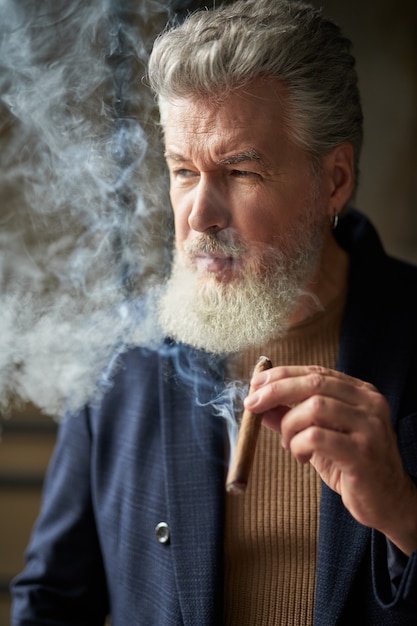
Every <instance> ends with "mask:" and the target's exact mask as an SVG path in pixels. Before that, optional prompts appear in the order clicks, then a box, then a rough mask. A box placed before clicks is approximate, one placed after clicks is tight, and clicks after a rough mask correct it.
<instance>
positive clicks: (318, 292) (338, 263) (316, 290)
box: [290, 231, 349, 326]
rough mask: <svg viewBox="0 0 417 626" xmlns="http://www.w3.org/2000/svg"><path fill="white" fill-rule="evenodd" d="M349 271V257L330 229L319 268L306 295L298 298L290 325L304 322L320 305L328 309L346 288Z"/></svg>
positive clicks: (324, 243)
mask: <svg viewBox="0 0 417 626" xmlns="http://www.w3.org/2000/svg"><path fill="white" fill-rule="evenodd" d="M348 272H349V257H348V255H347V253H346V252H345V251H344V250H343V249H342V248H341V247H340V246H339V244H338V243H337V242H336V240H335V238H334V237H333V235H332V233H331V231H328V232H327V233H326V235H325V239H324V242H323V247H322V251H321V254H320V258H319V263H318V266H317V269H316V271H315V272H314V274H313V277H312V279H311V280H310V282H309V283H308V285H307V286H306V295H305V296H301V297H300V299H299V300H298V303H297V307H296V309H295V311H294V314H293V315H292V317H291V320H290V326H295V325H296V324H299V323H300V322H304V321H305V320H306V319H308V318H309V317H311V316H312V315H314V314H315V313H317V308H318V307H319V308H322V309H326V308H327V307H328V305H329V304H330V303H331V302H333V301H334V300H335V298H337V296H339V295H340V294H341V293H342V292H343V291H344V290H345V288H346V285H347V280H348Z"/></svg>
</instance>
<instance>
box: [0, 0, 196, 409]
mask: <svg viewBox="0 0 417 626" xmlns="http://www.w3.org/2000/svg"><path fill="white" fill-rule="evenodd" d="M184 4H187V3H184ZM167 6H168V4H167V2H163V1H161V2H159V1H157V0H142V1H140V0H136V2H130V1H129V0H128V1H127V2H124V3H123V2H121V0H119V1H118V2H116V1H115V0H71V1H68V0H42V1H39V2H27V1H26V0H0V223H1V228H0V330H1V333H0V407H1V408H2V409H3V410H7V408H8V407H9V406H10V404H11V403H12V402H14V401H15V400H19V401H23V402H32V403H34V404H35V405H37V406H38V407H40V408H41V410H42V411H44V412H46V413H48V414H51V415H54V416H60V415H61V414H62V412H63V411H64V410H65V409H67V408H68V407H69V408H71V409H75V408H77V407H79V406H81V405H82V404H84V403H85V402H87V401H89V400H91V399H92V398H93V397H94V396H95V395H96V394H99V393H100V392H101V390H102V389H103V386H104V387H105V386H106V385H107V384H110V378H109V376H110V374H109V363H110V364H111V363H112V360H113V359H114V358H115V356H116V355H117V354H118V353H120V352H121V351H123V350H125V349H126V348H127V347H129V346H131V345H143V344H147V345H150V344H152V342H157V341H158V329H157V328H155V326H154V324H153V321H152V320H153V316H152V310H153V300H152V289H151V287H152V288H153V286H154V285H157V284H158V282H159V280H160V278H161V276H162V275H163V274H164V272H165V270H166V268H167V264H168V263H169V260H170V259H169V251H170V249H171V245H170V243H169V242H170V237H171V232H172V229H171V223H170V209H169V202H168V192H167V180H166V175H165V170H164V165H163V159H162V155H161V143H160V138H159V131H158V128H157V125H156V124H155V113H156V112H155V102H154V99H153V97H152V95H151V94H150V92H149V91H148V90H147V88H146V87H145V86H144V84H143V76H144V74H145V68H146V63H147V56H148V53H149V50H150V48H151V46H152V41H153V38H154V37H155V35H156V34H157V33H158V32H159V31H160V30H161V29H162V28H163V27H164V25H165V23H166V22H167V19H168V17H169V11H168V8H167ZM145 293H146V294H148V296H147V298H146V299H145V300H144V301H143V300H142V298H141V296H142V295H143V294H145Z"/></svg>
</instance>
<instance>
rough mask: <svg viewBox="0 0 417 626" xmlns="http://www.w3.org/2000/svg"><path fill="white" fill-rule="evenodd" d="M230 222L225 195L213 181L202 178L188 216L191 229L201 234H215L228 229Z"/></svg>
mask: <svg viewBox="0 0 417 626" xmlns="http://www.w3.org/2000/svg"><path fill="white" fill-rule="evenodd" d="M229 221H230V212H229V208H228V206H227V200H226V198H225V194H224V193H222V190H221V189H220V188H219V187H218V186H216V185H215V183H214V182H213V181H209V180H206V179H205V178H204V176H201V177H200V181H199V183H198V185H197V186H196V188H195V194H194V197H193V202H192V207H191V211H190V214H189V216H188V225H189V227H190V228H191V229H192V230H194V231H197V232H200V233H207V232H209V233H214V232H218V231H220V230H223V229H224V228H226V227H227V226H228V225H229Z"/></svg>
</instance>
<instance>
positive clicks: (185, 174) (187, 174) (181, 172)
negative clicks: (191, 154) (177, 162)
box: [171, 168, 198, 179]
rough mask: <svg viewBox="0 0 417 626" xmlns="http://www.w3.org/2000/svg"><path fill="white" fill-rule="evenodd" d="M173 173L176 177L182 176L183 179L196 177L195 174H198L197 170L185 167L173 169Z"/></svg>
mask: <svg viewBox="0 0 417 626" xmlns="http://www.w3.org/2000/svg"><path fill="white" fill-rule="evenodd" d="M171 174H172V176H173V177H174V178H182V179H186V178H194V177H195V176H198V174H197V172H195V171H194V170H187V169H185V168H179V169H176V170H172V171H171Z"/></svg>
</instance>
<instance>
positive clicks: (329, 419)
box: [245, 366, 417, 554]
mask: <svg viewBox="0 0 417 626" xmlns="http://www.w3.org/2000/svg"><path fill="white" fill-rule="evenodd" d="M251 387H252V388H253V390H254V393H252V394H251V395H250V396H249V397H248V398H246V400H245V406H246V408H248V409H250V410H251V411H253V412H254V413H262V414H263V422H264V423H265V424H266V425H267V426H268V427H270V428H272V429H273V430H276V431H278V432H279V433H280V434H281V436H282V444H283V446H284V447H285V448H287V449H289V450H291V452H292V454H293V455H294V456H295V458H296V459H297V460H298V461H299V462H300V463H306V462H308V461H310V462H311V463H312V465H313V466H314V467H315V468H316V470H317V471H318V473H319V474H320V476H321V478H322V479H323V480H324V482H325V483H326V484H327V485H328V486H329V487H330V488H331V489H333V490H334V491H336V492H337V493H338V494H339V495H340V496H341V497H342V500H343V503H344V505H345V506H346V508H347V509H348V510H349V511H350V513H351V515H353V517H355V519H356V520H357V521H358V522H360V523H361V524H364V525H366V526H370V527H372V528H375V529H377V530H379V531H381V532H382V533H384V534H385V535H386V536H387V537H388V538H389V539H390V540H391V541H393V543H395V544H396V545H397V546H398V547H399V548H400V549H401V550H402V551H403V552H405V553H406V554H411V553H412V552H413V551H414V550H415V549H416V548H417V487H416V486H415V485H414V483H413V481H412V480H411V478H410V477H409V476H408V474H406V472H405V471H404V468H403V465H402V460H401V457H400V453H399V450H398V446H397V442H396V436H395V433H394V431H393V428H392V425H391V418H390V408H389V405H388V402H387V400H386V399H385V398H384V396H382V395H381V394H380V393H379V392H378V391H377V389H376V388H375V387H374V386H373V385H371V384H369V383H366V382H363V381H362V380H358V379H356V378H352V377H351V376H347V375H346V374H342V373H341V372H337V371H334V370H330V369H325V368H322V367H318V366H288V367H274V368H272V369H270V370H267V371H265V372H262V373H261V374H258V375H256V376H255V377H254V378H253V379H252V381H251Z"/></svg>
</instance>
